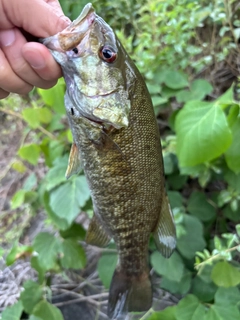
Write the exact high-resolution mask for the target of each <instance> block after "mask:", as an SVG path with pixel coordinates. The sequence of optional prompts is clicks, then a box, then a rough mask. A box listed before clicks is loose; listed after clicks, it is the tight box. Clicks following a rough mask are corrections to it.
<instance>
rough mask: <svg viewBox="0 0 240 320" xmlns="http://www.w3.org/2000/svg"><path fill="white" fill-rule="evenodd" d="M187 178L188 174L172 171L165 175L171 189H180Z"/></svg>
mask: <svg viewBox="0 0 240 320" xmlns="http://www.w3.org/2000/svg"><path fill="white" fill-rule="evenodd" d="M187 179H188V176H186V175H180V174H179V173H178V172H174V173H172V174H170V175H169V176H168V177H167V184H168V185H169V186H170V187H171V189H173V190H181V189H182V188H183V187H184V186H185V185H186V181H187Z"/></svg>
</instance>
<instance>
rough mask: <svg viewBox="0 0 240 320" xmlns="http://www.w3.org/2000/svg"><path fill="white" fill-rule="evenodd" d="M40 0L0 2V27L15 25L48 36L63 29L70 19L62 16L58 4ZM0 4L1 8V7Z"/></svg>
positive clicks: (4, 0)
mask: <svg viewBox="0 0 240 320" xmlns="http://www.w3.org/2000/svg"><path fill="white" fill-rule="evenodd" d="M53 3H54V2H53V1H50V4H48V3H47V2H45V1H42V0H35V1H29V0H21V1H9V0H2V1H1V2H0V27H2V28H3V29H5V28H7V29H9V28H11V27H13V26H17V27H19V28H23V29H24V30H26V31H27V32H29V33H30V34H33V35H34V36H36V37H48V36H50V35H53V34H55V33H57V32H59V31H61V30H63V29H64V28H65V27H66V26H67V25H68V24H69V23H70V20H69V19H68V18H67V17H65V16H64V14H63V12H62V10H61V8H60V6H57V5H56V4H55V5H53ZM1 6H2V8H1Z"/></svg>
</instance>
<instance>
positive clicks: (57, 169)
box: [45, 156, 68, 190]
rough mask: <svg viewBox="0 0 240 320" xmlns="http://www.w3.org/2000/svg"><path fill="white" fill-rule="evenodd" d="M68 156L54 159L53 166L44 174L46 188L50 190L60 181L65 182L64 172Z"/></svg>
mask: <svg viewBox="0 0 240 320" xmlns="http://www.w3.org/2000/svg"><path fill="white" fill-rule="evenodd" d="M67 165H68V157H67V156H64V157H60V158H57V159H55V160H54V162H53V167H52V168H50V170H49V171H48V173H47V174H46V177H45V179H46V181H47V190H51V189H53V188H55V187H56V186H58V185H60V184H61V183H62V182H66V178H65V172H66V170H67Z"/></svg>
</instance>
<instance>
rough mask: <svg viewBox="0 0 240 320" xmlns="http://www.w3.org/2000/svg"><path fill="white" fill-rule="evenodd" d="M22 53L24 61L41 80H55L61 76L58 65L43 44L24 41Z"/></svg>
mask: <svg viewBox="0 0 240 320" xmlns="http://www.w3.org/2000/svg"><path fill="white" fill-rule="evenodd" d="M22 53H23V57H24V58H25V59H26V61H27V62H28V63H29V64H30V65H31V66H32V68H33V69H34V71H35V72H36V73H37V74H38V76H39V77H40V78H42V79H43V80H46V81H53V80H54V81H55V80H57V79H58V78H60V77H61V76H62V72H61V68H60V66H59V65H58V64H57V62H56V61H55V60H54V58H53V56H52V55H51V53H50V51H49V50H48V49H47V48H46V47H45V46H44V45H42V44H40V43H36V42H29V43H26V44H25V45H24V46H23V48H22Z"/></svg>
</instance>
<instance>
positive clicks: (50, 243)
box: [33, 232, 62, 270]
mask: <svg viewBox="0 0 240 320" xmlns="http://www.w3.org/2000/svg"><path fill="white" fill-rule="evenodd" d="M33 247H34V249H35V250H36V251H37V253H38V259H39V264H40V266H41V267H42V268H43V269H45V270H49V269H54V267H55V264H56V260H57V257H58V254H59V253H60V252H61V251H62V248H61V243H60V241H59V239H58V238H56V237H55V236H54V235H52V234H50V233H48V232H41V233H39V234H38V235H37V236H36V238H35V239H34V242H33Z"/></svg>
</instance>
